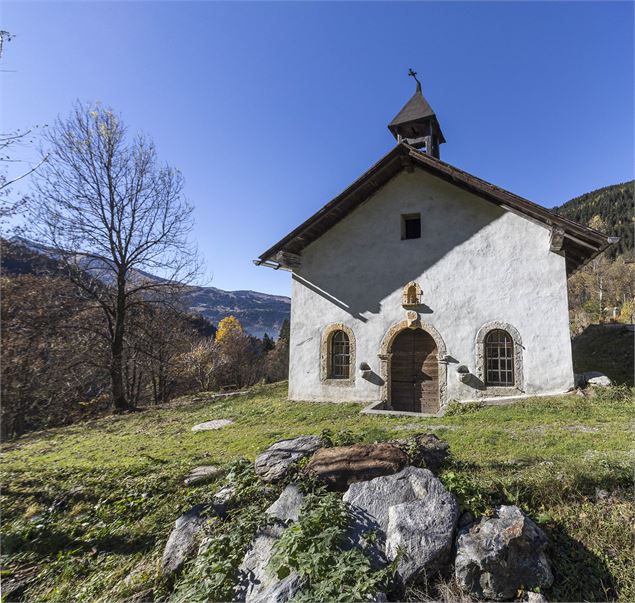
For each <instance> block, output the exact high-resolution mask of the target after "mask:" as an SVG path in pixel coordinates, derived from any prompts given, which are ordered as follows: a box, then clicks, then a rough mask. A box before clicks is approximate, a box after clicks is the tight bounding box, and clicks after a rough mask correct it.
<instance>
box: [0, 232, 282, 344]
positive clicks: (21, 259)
mask: <svg viewBox="0 0 635 603" xmlns="http://www.w3.org/2000/svg"><path fill="white" fill-rule="evenodd" d="M55 268H56V261H55V257H54V254H53V252H52V251H51V250H50V249H48V248H46V247H44V246H42V245H39V244H37V243H33V242H32V241H29V240H27V239H23V238H19V237H14V238H13V239H11V240H10V241H4V249H3V254H2V271H3V273H8V274H33V273H37V272H50V271H55ZM143 276H144V277H145V278H156V277H153V276H152V275H150V274H147V273H143ZM185 304H186V307H187V310H188V311H189V312H192V313H194V314H200V315H202V316H204V317H205V318H206V319H207V320H209V321H211V322H212V323H213V324H214V325H218V323H219V321H220V320H222V319H223V318H225V317H226V316H235V317H236V318H237V319H238V320H240V322H241V324H242V325H243V327H244V329H245V331H247V333H249V334H250V335H253V336H255V337H260V338H262V337H263V335H264V334H265V333H267V334H268V335H269V336H270V337H273V338H274V339H275V338H277V337H278V333H279V332H280V327H281V326H282V323H283V322H284V320H285V319H288V318H289V315H290V311H291V300H290V299H289V298H288V297H285V296H283V295H269V294H268V293H259V292H258V291H223V290H222V289H217V288H216V287H189V288H188V290H187V293H186V295H185Z"/></svg>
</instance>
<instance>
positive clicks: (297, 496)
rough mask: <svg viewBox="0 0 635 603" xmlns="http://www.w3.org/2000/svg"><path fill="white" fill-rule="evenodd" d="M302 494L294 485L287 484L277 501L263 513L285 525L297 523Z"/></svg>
mask: <svg viewBox="0 0 635 603" xmlns="http://www.w3.org/2000/svg"><path fill="white" fill-rule="evenodd" d="M303 502H304V494H302V492H300V489H299V488H298V486H297V485H296V484H289V485H288V486H287V487H286V488H285V489H284V490H283V491H282V494H280V496H279V497H278V499H277V500H276V501H275V502H274V503H273V504H272V505H271V506H270V507H269V508H268V509H267V510H266V511H265V513H266V514H267V515H270V516H271V517H275V518H276V519H278V520H280V521H283V522H285V523H289V522H294V521H298V515H299V513H300V507H301V506H302V503H303Z"/></svg>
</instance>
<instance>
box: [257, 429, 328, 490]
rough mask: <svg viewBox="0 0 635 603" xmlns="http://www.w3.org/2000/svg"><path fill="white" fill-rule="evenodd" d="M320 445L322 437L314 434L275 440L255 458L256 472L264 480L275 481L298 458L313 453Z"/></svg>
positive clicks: (281, 476) (284, 473)
mask: <svg viewBox="0 0 635 603" xmlns="http://www.w3.org/2000/svg"><path fill="white" fill-rule="evenodd" d="M321 445H322V439H321V438H320V437H319V436H315V435H311V436H300V437H297V438H292V439H289V440H281V441H280V442H276V443H275V444H272V445H271V446H269V448H267V450H265V451H264V452H263V453H262V454H260V455H259V456H258V457H257V458H256V462H255V469H256V473H257V474H258V476H259V477H260V478H261V479H262V480H264V481H266V482H277V481H279V480H281V479H282V478H283V477H284V476H285V475H286V474H287V473H288V472H289V470H290V468H291V467H292V466H293V465H295V464H296V463H297V462H298V461H299V460H300V459H302V458H304V457H307V456H309V455H311V454H313V453H314V452H315V451H316V450H317V449H318V448H319V447H320V446H321Z"/></svg>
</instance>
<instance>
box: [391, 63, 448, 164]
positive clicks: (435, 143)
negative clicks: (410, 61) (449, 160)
mask: <svg viewBox="0 0 635 603" xmlns="http://www.w3.org/2000/svg"><path fill="white" fill-rule="evenodd" d="M408 75H409V76H410V77H412V78H413V79H414V80H415V82H417V88H416V90H415V93H414V94H413V95H412V97H411V98H410V100H409V101H408V102H407V103H406V104H405V105H404V106H403V108H402V109H401V111H399V113H397V115H396V116H395V118H394V119H393V120H392V121H391V122H390V123H389V124H388V129H389V130H390V131H391V132H392V135H393V136H394V137H395V138H396V139H397V142H405V143H407V144H409V145H410V146H413V147H415V148H416V149H423V150H424V151H425V152H426V153H428V155H432V156H433V157H436V158H437V159H438V158H439V156H440V153H439V145H441V144H443V143H444V142H445V138H444V137H443V132H441V126H439V122H438V120H437V116H436V114H435V112H434V111H433V110H432V107H431V106H430V104H429V103H428V101H427V100H426V99H425V98H424V96H423V93H422V92H421V82H420V81H419V79H418V78H417V72H416V71H413V70H412V69H409V70H408Z"/></svg>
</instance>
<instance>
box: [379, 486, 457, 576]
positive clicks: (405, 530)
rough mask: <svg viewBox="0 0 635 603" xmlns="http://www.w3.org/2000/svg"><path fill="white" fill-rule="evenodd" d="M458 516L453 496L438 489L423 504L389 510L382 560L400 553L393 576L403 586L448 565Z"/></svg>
mask: <svg viewBox="0 0 635 603" xmlns="http://www.w3.org/2000/svg"><path fill="white" fill-rule="evenodd" d="M458 516H459V509H458V505H457V503H456V500H455V498H454V496H452V494H450V493H449V492H447V491H446V490H445V489H439V488H433V489H431V490H430V491H429V495H428V496H426V497H425V498H424V499H423V500H417V501H414V502H407V503H403V504H401V505H394V506H392V507H390V509H389V510H388V528H387V529H386V557H387V558H388V559H391V560H392V559H394V558H395V557H396V556H397V554H398V552H399V550H400V549H401V550H402V551H403V553H404V556H403V558H402V559H401V560H400V561H399V564H398V566H397V572H398V573H399V576H400V577H401V579H402V581H403V582H404V584H406V583H409V582H413V581H415V580H416V579H417V578H418V577H419V576H421V575H427V576H430V575H432V574H434V573H436V572H438V571H439V570H440V569H441V568H442V566H443V565H444V564H445V563H446V562H447V561H448V558H449V557H450V551H451V550H452V543H453V541H454V530H455V528H456V522H457V519H458Z"/></svg>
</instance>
